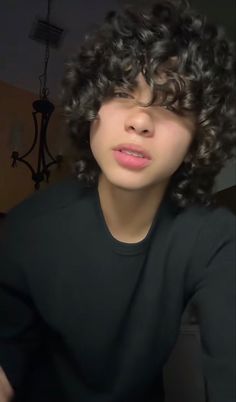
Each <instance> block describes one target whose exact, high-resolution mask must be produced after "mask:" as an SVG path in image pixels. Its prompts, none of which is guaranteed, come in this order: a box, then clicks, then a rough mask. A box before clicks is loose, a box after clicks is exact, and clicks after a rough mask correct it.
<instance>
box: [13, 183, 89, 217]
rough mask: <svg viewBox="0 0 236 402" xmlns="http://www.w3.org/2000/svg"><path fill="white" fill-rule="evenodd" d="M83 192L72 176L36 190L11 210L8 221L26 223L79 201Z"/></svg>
mask: <svg viewBox="0 0 236 402" xmlns="http://www.w3.org/2000/svg"><path fill="white" fill-rule="evenodd" d="M82 193H83V189H82V186H81V185H80V183H79V182H78V180H77V179H76V177H73V176H71V177H69V178H67V179H65V180H63V181H61V182H59V183H56V184H53V185H51V186H50V187H48V188H47V189H44V190H40V191H37V192H35V193H34V194H33V195H32V196H30V197H29V198H28V199H26V200H24V201H23V202H21V203H20V204H18V205H17V206H16V207H14V208H13V209H12V210H11V211H9V213H8V216H7V219H6V223H7V224H11V222H13V223H14V224H16V223H17V222H19V221H20V222H22V223H24V224H25V223H26V221H28V220H32V219H34V218H40V217H41V216H45V215H48V214H52V213H55V212H56V211H58V210H60V209H61V208H65V207H68V206H69V205H71V204H73V203H74V202H76V201H78V200H79V199H80V197H81V195H82Z"/></svg>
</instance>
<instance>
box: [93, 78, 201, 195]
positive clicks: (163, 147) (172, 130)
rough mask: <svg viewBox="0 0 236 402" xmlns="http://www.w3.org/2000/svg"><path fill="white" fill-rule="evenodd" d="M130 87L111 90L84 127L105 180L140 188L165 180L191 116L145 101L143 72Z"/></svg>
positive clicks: (187, 139) (187, 135) (187, 137)
mask: <svg viewBox="0 0 236 402" xmlns="http://www.w3.org/2000/svg"><path fill="white" fill-rule="evenodd" d="M137 83H138V85H137V87H136V88H135V89H134V90H133V91H132V92H125V93H124V92H123V90H119V89H117V90H116V91H115V95H114V96H113V97H112V98H111V99H109V100H108V101H105V102H104V103H103V104H102V106H101V108H100V110H99V112H98V116H97V118H96V120H94V121H93V123H92V124H91V128H90V146H91V150H92V153H93V155H94V158H95V159H96V161H97V163H98V165H99V166H100V168H101V176H103V178H105V179H106V180H108V181H109V183H110V184H112V185H114V186H117V187H119V188H122V189H127V190H141V189H147V188H148V187H152V188H154V187H158V186H163V185H164V184H168V182H169V180H170V178H171V176H172V175H173V173H174V172H175V171H176V170H177V169H178V168H179V166H180V165H181V163H182V162H183V160H184V158H185V156H186V155H187V153H188V150H189V147H190V145H191V143H192V140H193V133H194V123H193V118H191V117H183V116H179V115H177V114H175V113H174V112H173V111H170V110H167V109H166V108H164V107H162V106H155V105H152V106H145V104H147V103H148V101H149V100H150V99H151V90H150V87H149V86H148V84H147V83H146V81H145V79H144V77H143V76H142V75H141V74H140V75H139V76H138V78H137Z"/></svg>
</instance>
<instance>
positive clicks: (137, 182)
mask: <svg viewBox="0 0 236 402" xmlns="http://www.w3.org/2000/svg"><path fill="white" fill-rule="evenodd" d="M106 180H107V181H108V182H109V183H110V185H112V186H113V187H114V188H117V189H120V190H124V191H132V192H133V191H140V190H146V189H147V188H150V187H156V186H157V185H158V184H157V182H155V183H153V182H152V181H150V179H149V180H148V179H147V178H145V177H141V176H140V175H138V172H135V173H133V172H132V174H127V173H126V172H125V174H119V175H112V174H108V175H107V176H106Z"/></svg>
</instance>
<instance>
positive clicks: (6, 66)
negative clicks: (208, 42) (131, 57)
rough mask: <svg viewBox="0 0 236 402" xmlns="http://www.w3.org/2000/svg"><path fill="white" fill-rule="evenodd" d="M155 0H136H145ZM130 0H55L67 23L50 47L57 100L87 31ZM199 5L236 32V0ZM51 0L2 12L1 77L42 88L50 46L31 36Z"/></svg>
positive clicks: (9, 2)
mask: <svg viewBox="0 0 236 402" xmlns="http://www.w3.org/2000/svg"><path fill="white" fill-rule="evenodd" d="M147 1H149V2H151V1H152V0H130V1H129V3H135V4H137V5H138V4H141V3H142V2H145V3H147ZM125 2H126V0H86V1H83V0H52V11H51V23H52V24H55V25H57V26H59V27H61V28H63V29H65V36H64V39H63V42H62V46H61V47H60V48H59V49H51V50H50V60H49V65H48V86H49V88H50V94H51V97H52V98H54V100H56V98H57V94H58V92H59V85H60V80H61V77H62V74H63V65H64V62H65V60H66V59H67V57H68V56H69V55H71V54H72V53H74V51H75V50H76V49H77V48H78V47H79V44H80V43H81V41H82V39H83V37H84V35H85V33H86V32H87V31H89V30H90V28H91V27H93V26H94V24H97V23H99V22H100V21H102V20H103V17H104V15H105V13H106V12H107V11H109V10H111V9H116V8H118V7H119V6H120V5H121V4H122V3H125ZM152 2H153V1H152ZM191 3H192V4H193V5H194V6H195V8H197V9H199V10H200V11H203V12H205V13H207V14H208V16H209V17H210V18H211V19H213V20H215V21H216V22H217V23H219V24H223V25H225V26H226V27H227V32H228V33H229V35H230V36H231V37H232V38H234V37H235V33H236V29H235V15H236V12H235V11H236V3H235V0H224V1H222V0H214V2H213V1H212V0H192V1H191ZM46 12H47V0H21V1H19V0H5V1H2V2H1V14H0V37H1V38H2V40H1V42H0V80H2V81H5V82H7V83H10V84H12V85H15V86H17V87H19V88H24V89H26V90H29V91H31V92H34V93H38V91H39V81H38V76H39V75H40V74H41V73H42V71H43V60H44V52H45V47H44V45H42V44H39V43H37V42H35V41H33V40H32V39H30V38H29V33H30V31H31V28H32V25H33V22H34V21H35V19H36V18H41V19H45V18H46Z"/></svg>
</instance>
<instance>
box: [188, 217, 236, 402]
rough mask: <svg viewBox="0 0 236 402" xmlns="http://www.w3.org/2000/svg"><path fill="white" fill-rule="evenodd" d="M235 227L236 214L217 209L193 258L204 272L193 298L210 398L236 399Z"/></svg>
mask: <svg viewBox="0 0 236 402" xmlns="http://www.w3.org/2000/svg"><path fill="white" fill-rule="evenodd" d="M235 231H236V219H235V217H234V215H233V214H231V213H230V212H228V211H227V210H223V209H219V210H215V211H214V212H213V213H212V214H211V216H210V218H209V219H207V220H206V222H205V224H204V227H203V230H202V231H201V233H200V236H199V239H198V244H197V245H196V249H195V253H194V259H193V266H194V267H195V268H194V269H195V273H196V272H201V275H200V277H199V280H198V281H197V282H196V284H195V289H194V292H193V295H192V298H191V302H192V303H193V305H194V306H195V308H196V312H197V316H198V322H199V327H200V335H201V347H202V370H203V376H204V380H205V385H206V394H207V395H206V396H207V398H208V399H207V401H208V402H235V401H236V392H235V379H236V375H235V374H236V373H235V365H236V353H235V343H236V334H235V328H236V322H235V318H236V311H235V310H236V296H235V293H236V292H235V286H236V278H235V271H236V253H235V251H236V250H235V249H236V240H235V237H236V236H235ZM193 272H194V270H193Z"/></svg>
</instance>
